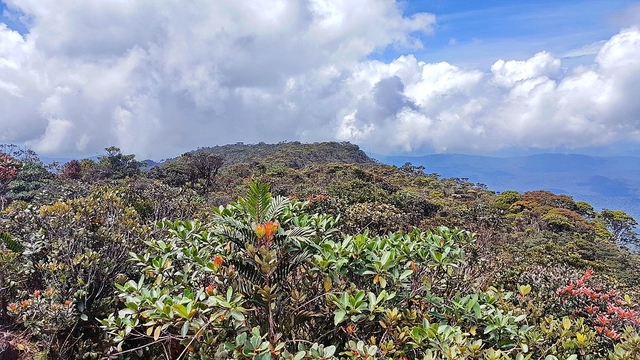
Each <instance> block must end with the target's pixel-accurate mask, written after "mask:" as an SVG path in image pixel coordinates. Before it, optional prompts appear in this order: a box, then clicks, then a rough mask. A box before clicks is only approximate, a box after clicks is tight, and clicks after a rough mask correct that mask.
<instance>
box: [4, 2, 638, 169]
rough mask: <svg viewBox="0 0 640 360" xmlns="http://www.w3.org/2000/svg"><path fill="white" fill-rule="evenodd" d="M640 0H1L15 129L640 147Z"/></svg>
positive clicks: (9, 132) (148, 139) (145, 150)
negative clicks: (639, 99)
mask: <svg viewBox="0 0 640 360" xmlns="http://www.w3.org/2000/svg"><path fill="white" fill-rule="evenodd" d="M639 94H640V1H622V0H608V1H595V0H588V1H580V0H576V1H570V0H567V1H562V2H560V1H542V0H538V1H496V0H493V1H491V0H487V1H467V0H449V1H447V0H433V1H429V0H422V1H417V0H416V1H396V0H246V1H245V0H216V1H199V0H193V1H189V2H185V1H169V0H167V1H161V2H160V1H154V0H0V143H15V144H19V145H25V146H28V147H31V148H32V149H34V150H35V151H36V152H38V153H39V154H41V155H44V156H60V157H78V156H90V155H95V154H99V153H101V152H102V151H103V149H104V148H105V147H108V146H110V145H115V146H118V147H120V148H121V149H122V150H123V152H125V153H134V154H136V155H138V158H151V159H156V160H157V159H161V158H165V157H173V156H176V155H178V154H180V153H182V152H185V151H189V150H193V149H196V148H198V147H205V146H214V145H222V144H228V143H236V142H244V143H257V142H260V141H264V142H268V143H275V142H280V141H303V142H315V141H350V142H352V143H356V144H358V145H360V147H361V148H362V149H364V150H365V151H367V152H372V153H377V154H387V155H388V154H413V155H422V154H427V153H467V154H523V153H548V152H573V153H591V154H614V153H628V154H638V155H640V101H638V96H639Z"/></svg>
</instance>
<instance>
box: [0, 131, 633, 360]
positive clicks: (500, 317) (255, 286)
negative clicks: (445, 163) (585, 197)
mask: <svg viewBox="0 0 640 360" xmlns="http://www.w3.org/2000/svg"><path fill="white" fill-rule="evenodd" d="M2 153H3V154H4V155H1V156H0V197H1V198H0V200H1V201H2V202H1V204H2V213H1V217H0V234H1V235H0V300H1V301H2V309H0V310H1V312H0V324H1V326H2V328H1V329H2V332H3V336H2V337H1V338H0V354H2V356H5V358H8V359H11V358H15V359H18V358H22V359H30V358H37V359H108V358H112V359H296V360H302V359H403V358H406V359H465V358H467V359H539V358H543V359H602V358H610V359H635V358H638V357H640V336H638V330H639V329H640V317H639V315H638V313H637V304H638V301H639V300H640V297H639V293H638V285H639V283H640V277H639V276H638V275H637V274H638V273H640V259H639V257H638V255H637V254H636V253H635V252H633V251H630V250H628V249H627V247H633V246H635V245H637V235H636V234H635V233H634V232H633V231H632V230H633V227H634V226H635V225H636V223H635V220H634V219H632V218H630V217H629V216H628V215H626V214H625V213H624V212H622V211H610V210H602V211H596V210H595V209H593V208H592V207H591V206H590V205H589V204H587V203H582V202H575V201H574V200H573V199H572V198H571V197H570V196H566V195H555V194H553V193H550V192H547V191H533V192H528V193H524V194H520V193H517V192H514V191H507V192H504V193H502V194H495V193H494V192H492V191H490V190H488V189H486V187H485V186H483V185H482V184H472V183H469V182H468V181H467V180H466V179H442V178H440V177H439V176H438V175H437V174H428V169H423V168H420V167H414V166H411V164H407V165H405V166H403V167H400V168H397V167H393V166H387V165H384V164H377V163H375V162H374V161H372V160H370V159H368V158H367V157H366V155H364V153H362V152H361V151H360V150H359V149H358V148H357V147H355V146H353V145H350V144H338V143H323V144H311V145H309V144H297V143H285V144H279V145H267V144H259V145H256V146H255V147H253V146H250V145H235V146H226V147H217V148H210V149H204V150H200V151H195V152H192V153H188V154H184V155H182V156H180V157H178V158H176V159H173V160H172V161H169V162H166V163H164V164H162V165H159V166H156V167H154V168H152V169H150V170H147V171H144V172H142V171H141V170H140V169H141V168H142V166H143V164H142V163H140V162H138V161H136V160H135V157H134V156H132V155H123V154H121V153H120V151H119V150H118V149H117V148H109V149H107V154H106V155H105V156H104V157H102V158H100V159H99V160H98V161H92V160H82V161H74V162H69V163H67V164H64V165H62V166H59V167H58V168H57V169H55V171H51V169H47V168H46V167H45V166H44V165H43V164H42V163H40V162H39V160H38V159H37V156H36V155H35V154H34V153H32V152H30V151H25V150H23V149H19V148H17V147H11V146H5V147H4V148H3V149H2ZM261 154H262V156H261ZM227 158H228V159H229V160H228V161H227ZM425 170H426V171H425Z"/></svg>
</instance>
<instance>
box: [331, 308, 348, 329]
mask: <svg viewBox="0 0 640 360" xmlns="http://www.w3.org/2000/svg"><path fill="white" fill-rule="evenodd" d="M333 315H334V316H333V324H334V325H338V324H340V323H341V322H342V321H344V317H345V316H346V315H347V312H346V311H344V310H342V309H338V310H336V311H335V312H334V313H333Z"/></svg>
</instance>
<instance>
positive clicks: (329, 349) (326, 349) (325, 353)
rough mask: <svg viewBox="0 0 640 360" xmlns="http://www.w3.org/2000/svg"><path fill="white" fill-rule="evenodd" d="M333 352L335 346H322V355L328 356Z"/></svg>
mask: <svg viewBox="0 0 640 360" xmlns="http://www.w3.org/2000/svg"><path fill="white" fill-rule="evenodd" d="M335 352H336V347H335V346H334V345H331V346H327V347H326V348H324V357H326V358H330V357H332V356H333V354H335Z"/></svg>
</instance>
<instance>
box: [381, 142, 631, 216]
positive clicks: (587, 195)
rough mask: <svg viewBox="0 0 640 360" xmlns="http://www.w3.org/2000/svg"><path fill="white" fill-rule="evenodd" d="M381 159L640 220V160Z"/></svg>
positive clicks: (574, 157) (447, 156) (576, 157)
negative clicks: (546, 195) (583, 203)
mask: <svg viewBox="0 0 640 360" xmlns="http://www.w3.org/2000/svg"><path fill="white" fill-rule="evenodd" d="M373 157H374V158H376V159H377V160H379V161H381V162H384V163H387V164H392V165H397V166H402V165H403V164H405V163H407V162H410V163H412V164H413V165H422V166H424V167H425V170H424V171H425V172H426V173H427V174H429V173H438V174H439V175H440V176H442V177H447V178H448V177H458V178H468V179H469V181H471V182H475V183H483V184H486V185H487V186H488V187H489V189H491V190H495V191H499V192H501V191H505V190H517V191H519V192H524V191H529V190H549V191H552V192H554V193H556V194H567V195H571V196H573V198H574V199H575V200H576V201H586V202H589V203H590V204H591V205H593V207H594V208H595V209H596V210H598V211H600V210H601V209H603V208H606V209H611V210H614V209H615V210H624V211H625V212H627V213H628V214H629V215H632V216H633V217H634V218H635V219H636V220H638V221H640V157H638V156H608V157H599V156H588V155H571V154H539V155H531V156H519V157H490V156H476V155H455V154H437V155H426V156H418V157H413V156H380V155H373Z"/></svg>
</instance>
